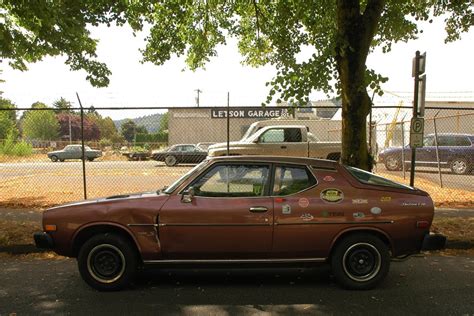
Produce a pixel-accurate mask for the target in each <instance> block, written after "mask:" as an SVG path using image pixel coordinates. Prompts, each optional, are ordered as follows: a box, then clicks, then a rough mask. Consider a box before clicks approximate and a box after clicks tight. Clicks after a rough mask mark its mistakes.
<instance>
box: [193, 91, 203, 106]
mask: <svg viewBox="0 0 474 316" xmlns="http://www.w3.org/2000/svg"><path fill="white" fill-rule="evenodd" d="M194 91H196V93H197V97H196V104H197V107H199V94H200V93H202V90H201V89H199V88H198V89H196V90H194Z"/></svg>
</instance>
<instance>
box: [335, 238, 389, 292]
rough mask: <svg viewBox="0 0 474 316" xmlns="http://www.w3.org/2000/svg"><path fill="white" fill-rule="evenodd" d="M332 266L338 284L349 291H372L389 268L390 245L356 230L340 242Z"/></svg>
mask: <svg viewBox="0 0 474 316" xmlns="http://www.w3.org/2000/svg"><path fill="white" fill-rule="evenodd" d="M331 267H332V272H333V274H334V276H335V277H336V280H337V281H338V283H339V284H340V285H341V286H342V287H344V288H346V289H350V290H369V289H372V288H374V287H375V286H377V285H378V284H379V283H380V282H381V281H382V280H383V279H384V278H385V277H386V276H387V273H388V270H389V268H390V253H389V250H388V248H387V245H385V243H384V242H383V241H382V240H380V239H379V238H377V237H376V236H374V235H371V234H367V233H357V234H352V235H349V236H347V237H344V239H342V240H341V241H340V242H338V243H337V245H336V248H335V249H334V251H333V253H332V256H331Z"/></svg>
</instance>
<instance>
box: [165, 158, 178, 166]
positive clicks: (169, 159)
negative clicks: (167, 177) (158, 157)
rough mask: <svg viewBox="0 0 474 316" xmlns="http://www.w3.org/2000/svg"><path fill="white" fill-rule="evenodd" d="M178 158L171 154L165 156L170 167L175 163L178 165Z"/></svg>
mask: <svg viewBox="0 0 474 316" xmlns="http://www.w3.org/2000/svg"><path fill="white" fill-rule="evenodd" d="M177 162H178V161H177V159H176V157H175V156H173V155H170V156H166V158H165V164H166V165H167V166H168V167H173V166H174V165H176V163H177Z"/></svg>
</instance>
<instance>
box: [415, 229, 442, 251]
mask: <svg viewBox="0 0 474 316" xmlns="http://www.w3.org/2000/svg"><path fill="white" fill-rule="evenodd" d="M446 241H447V238H446V236H444V235H441V234H432V233H430V234H426V235H425V237H424V238H423V244H422V246H421V251H431V250H441V249H444V248H445V247H446Z"/></svg>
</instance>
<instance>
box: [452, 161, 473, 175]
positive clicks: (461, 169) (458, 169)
mask: <svg viewBox="0 0 474 316" xmlns="http://www.w3.org/2000/svg"><path fill="white" fill-rule="evenodd" d="M451 171H452V172H453V173H455V174H468V173H469V172H470V170H469V164H468V162H467V160H466V159H464V158H455V159H453V160H452V161H451Z"/></svg>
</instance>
